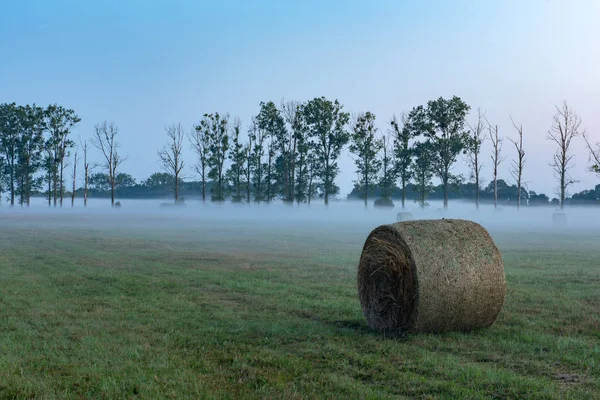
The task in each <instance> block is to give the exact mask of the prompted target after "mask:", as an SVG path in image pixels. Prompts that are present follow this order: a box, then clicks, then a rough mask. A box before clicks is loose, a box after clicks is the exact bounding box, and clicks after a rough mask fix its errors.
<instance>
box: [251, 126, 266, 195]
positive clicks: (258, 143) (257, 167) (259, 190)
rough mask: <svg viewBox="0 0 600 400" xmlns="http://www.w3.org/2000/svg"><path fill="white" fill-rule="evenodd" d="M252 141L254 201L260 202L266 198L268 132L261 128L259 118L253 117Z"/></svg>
mask: <svg viewBox="0 0 600 400" xmlns="http://www.w3.org/2000/svg"><path fill="white" fill-rule="evenodd" d="M248 136H249V138H250V143H251V150H250V159H249V161H250V165H251V168H252V187H253V189H254V201H256V202H258V203H260V202H261V201H264V200H265V195H264V189H263V180H264V177H263V171H264V165H263V160H262V159H263V156H264V154H265V147H264V143H265V139H266V134H265V131H264V130H263V129H260V127H259V125H258V120H257V119H256V118H253V119H252V126H251V128H250V132H249V133H248Z"/></svg>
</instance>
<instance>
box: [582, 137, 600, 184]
mask: <svg viewBox="0 0 600 400" xmlns="http://www.w3.org/2000/svg"><path fill="white" fill-rule="evenodd" d="M583 139H584V140H585V144H586V146H587V148H588V150H589V152H590V162H591V163H592V165H591V166H590V170H592V171H593V172H595V173H596V174H598V175H600V143H596V147H595V148H594V146H593V145H592V144H591V141H590V139H589V138H588V136H587V135H586V134H585V133H584V134H583Z"/></svg>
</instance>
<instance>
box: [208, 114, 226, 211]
mask: <svg viewBox="0 0 600 400" xmlns="http://www.w3.org/2000/svg"><path fill="white" fill-rule="evenodd" d="M204 117H205V118H208V121H209V122H210V127H209V130H208V158H207V163H208V168H209V169H208V177H209V179H212V180H213V182H214V183H215V184H214V185H213V186H212V187H211V200H212V201H218V202H222V201H225V194H226V193H225V185H224V182H225V180H224V176H225V160H226V158H227V152H228V151H229V134H228V123H229V115H224V116H221V115H220V114H219V113H215V114H204Z"/></svg>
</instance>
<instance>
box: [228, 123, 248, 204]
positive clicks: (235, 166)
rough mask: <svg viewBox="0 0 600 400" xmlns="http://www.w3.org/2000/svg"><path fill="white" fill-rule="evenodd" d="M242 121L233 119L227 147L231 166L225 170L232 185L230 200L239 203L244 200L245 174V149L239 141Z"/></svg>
mask: <svg viewBox="0 0 600 400" xmlns="http://www.w3.org/2000/svg"><path fill="white" fill-rule="evenodd" d="M241 130H242V121H241V120H240V119H239V118H236V119H235V120H234V121H233V134H232V135H231V139H232V146H231V148H230V149H229V160H230V161H231V166H230V167H229V170H228V171H227V178H228V181H229V182H231V185H232V196H231V201H233V202H234V203H240V202H242V201H243V200H244V195H243V194H242V185H243V180H244V177H245V175H246V162H247V149H246V147H245V146H244V145H243V144H242V142H241V141H240V132H241Z"/></svg>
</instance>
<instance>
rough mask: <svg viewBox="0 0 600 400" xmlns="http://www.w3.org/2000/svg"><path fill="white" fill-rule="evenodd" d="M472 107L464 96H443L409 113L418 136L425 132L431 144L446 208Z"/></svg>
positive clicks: (464, 142)
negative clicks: (444, 97) (453, 166)
mask: <svg viewBox="0 0 600 400" xmlns="http://www.w3.org/2000/svg"><path fill="white" fill-rule="evenodd" d="M469 109H470V107H469V106H468V105H467V104H466V103H465V102H463V101H462V100H461V98H460V97H457V96H454V97H452V98H451V99H450V100H446V99H443V98H442V97H440V98H439V99H437V100H432V101H429V102H427V107H423V106H419V107H417V108H414V109H413V110H412V111H411V113H410V114H409V119H410V120H411V125H413V129H414V130H415V133H416V134H415V136H418V135H423V136H424V137H425V138H426V139H427V141H428V142H429V143H430V148H431V150H432V155H433V157H432V163H433V165H432V166H433V169H434V171H435V173H436V174H437V176H438V177H439V178H440V180H441V181H442V186H443V189H444V208H448V191H449V188H450V184H451V183H452V182H453V181H454V180H455V179H456V178H457V177H456V176H454V175H453V174H452V173H451V168H452V165H453V164H454V163H455V162H456V158H457V156H458V155H459V154H460V153H461V152H462V150H463V149H464V147H465V144H466V142H467V137H468V135H467V133H466V132H465V131H464V126H465V118H466V115H467V113H468V112H469ZM413 121H414V122H413Z"/></svg>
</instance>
